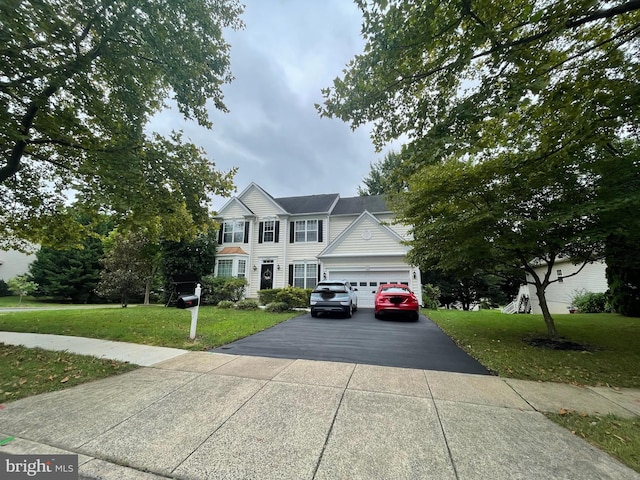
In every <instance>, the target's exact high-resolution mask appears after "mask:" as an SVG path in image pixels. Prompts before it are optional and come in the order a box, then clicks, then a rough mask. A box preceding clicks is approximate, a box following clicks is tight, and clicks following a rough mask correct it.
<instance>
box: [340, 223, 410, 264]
mask: <svg viewBox="0 0 640 480" xmlns="http://www.w3.org/2000/svg"><path fill="white" fill-rule="evenodd" d="M354 252H357V253H358V255H363V254H374V255H375V254H380V253H386V254H389V253H392V254H397V253H401V252H404V248H403V247H401V246H400V245H399V240H398V238H397V237H395V236H393V235H392V233H391V232H389V231H388V230H386V229H385V228H384V227H382V226H380V225H379V224H377V223H376V222H375V221H374V220H373V219H372V218H371V217H365V218H363V219H362V221H361V222H359V223H358V224H357V225H355V226H354V228H353V229H352V230H350V231H349V234H348V235H347V236H346V237H345V238H342V239H340V244H339V245H336V248H335V249H333V250H332V251H331V255H348V254H353V253H354Z"/></svg>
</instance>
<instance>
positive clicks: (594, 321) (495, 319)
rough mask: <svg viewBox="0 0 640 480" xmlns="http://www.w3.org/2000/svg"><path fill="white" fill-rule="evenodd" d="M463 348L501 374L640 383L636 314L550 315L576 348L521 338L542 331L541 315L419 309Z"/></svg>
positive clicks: (639, 332)
mask: <svg viewBox="0 0 640 480" xmlns="http://www.w3.org/2000/svg"><path fill="white" fill-rule="evenodd" d="M423 313H425V314H426V315H427V316H428V317H429V318H431V319H432V320H433V321H434V322H436V323H437V324H438V325H439V326H440V328H442V330H444V331H445V333H447V335H449V336H450V337H451V338H453V339H454V341H455V342H456V343H457V344H458V345H460V346H461V347H462V348H463V349H464V350H465V351H466V352H467V353H469V354H470V355H471V356H473V357H474V358H476V359H477V360H479V361H480V363H482V364H483V365H485V366H486V367H488V368H489V369H491V370H493V371H494V372H496V373H498V375H500V376H501V377H510V378H521V379H525V380H541V381H554V382H563V383H573V384H577V385H610V386H614V387H631V388H640V367H639V366H640V318H629V317H623V316H620V315H616V314H565V315H554V320H555V323H556V327H557V329H558V333H559V334H560V335H561V336H562V337H564V338H565V339H566V340H569V341H572V342H575V343H579V344H583V345H585V348H584V349H582V350H578V351H563V350H552V349H549V348H543V347H535V346H531V345H529V344H527V342H526V341H525V340H526V339H531V338H534V337H543V336H544V334H545V332H546V329H545V325H544V321H543V320H542V315H506V314H503V313H501V312H499V311H495V310H480V311H478V312H463V311H458V310H424V312H423Z"/></svg>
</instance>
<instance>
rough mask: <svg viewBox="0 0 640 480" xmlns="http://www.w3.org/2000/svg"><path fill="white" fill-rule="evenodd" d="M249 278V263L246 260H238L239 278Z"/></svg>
mask: <svg viewBox="0 0 640 480" xmlns="http://www.w3.org/2000/svg"><path fill="white" fill-rule="evenodd" d="M246 276H247V261H246V260H238V277H242V278H244V277H246Z"/></svg>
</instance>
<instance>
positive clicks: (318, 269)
mask: <svg viewBox="0 0 640 480" xmlns="http://www.w3.org/2000/svg"><path fill="white" fill-rule="evenodd" d="M316 271H317V273H318V281H320V265H318V267H317V268H316Z"/></svg>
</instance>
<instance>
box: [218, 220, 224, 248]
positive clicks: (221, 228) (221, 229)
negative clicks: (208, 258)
mask: <svg viewBox="0 0 640 480" xmlns="http://www.w3.org/2000/svg"><path fill="white" fill-rule="evenodd" d="M223 230H224V222H223V223H222V225H220V230H218V245H222V231H223Z"/></svg>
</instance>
